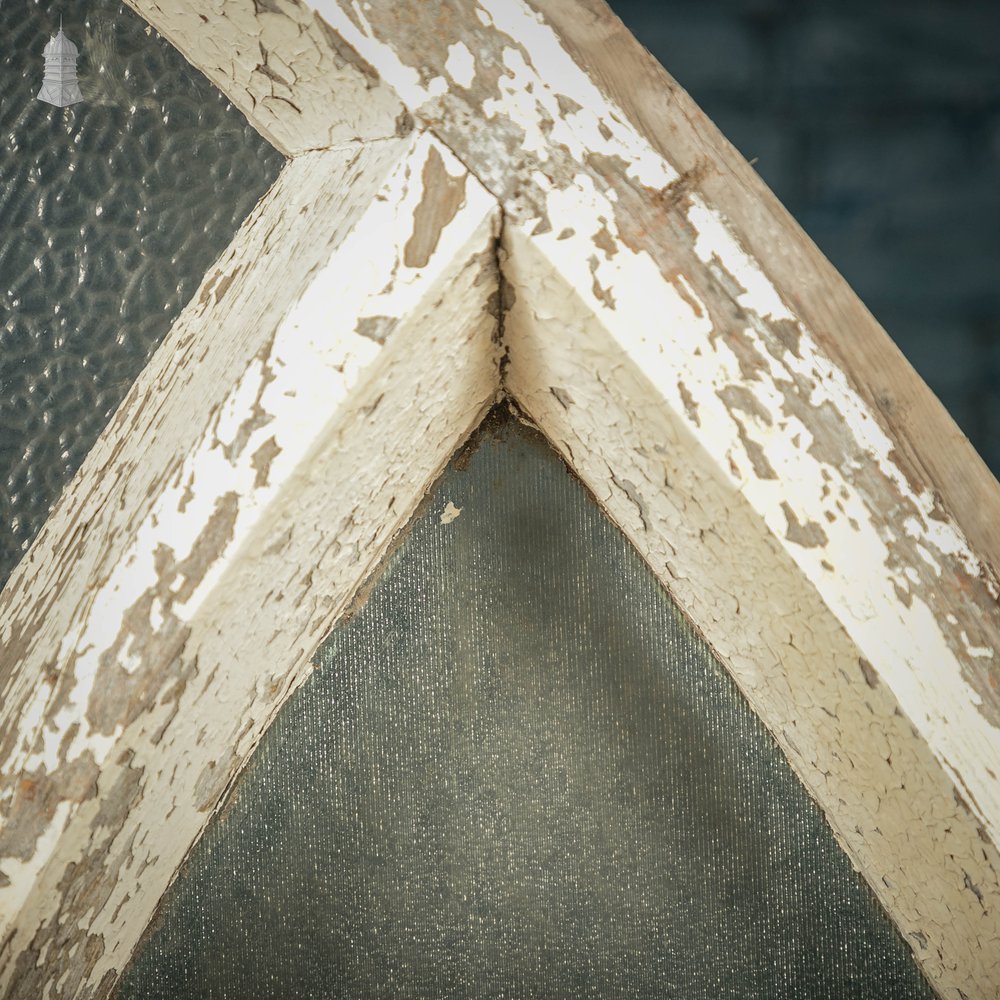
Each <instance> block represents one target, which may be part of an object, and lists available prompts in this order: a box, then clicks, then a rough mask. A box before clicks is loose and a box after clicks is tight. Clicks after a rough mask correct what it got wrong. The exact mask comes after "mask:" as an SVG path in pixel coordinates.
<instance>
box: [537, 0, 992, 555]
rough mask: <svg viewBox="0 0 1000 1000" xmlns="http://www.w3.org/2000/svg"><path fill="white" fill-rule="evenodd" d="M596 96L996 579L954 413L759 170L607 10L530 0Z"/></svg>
mask: <svg viewBox="0 0 1000 1000" xmlns="http://www.w3.org/2000/svg"><path fill="white" fill-rule="evenodd" d="M529 2H530V4H531V6H532V7H534V8H536V9H537V10H539V11H540V12H541V13H542V14H543V15H544V17H545V19H546V20H547V21H548V23H549V24H551V25H552V26H553V27H554V28H555V29H556V30H557V32H558V33H559V36H560V38H561V39H562V43H563V45H564V46H565V47H566V50H567V51H568V52H569V53H570V55H571V56H572V57H573V59H574V60H575V61H576V62H578V63H579V65H580V66H581V67H583V68H584V69H585V70H586V71H587V72H588V74H589V75H590V77H591V79H592V80H593V81H594V82H595V84H596V85H597V86H598V87H599V88H600V90H601V91H602V93H604V94H606V95H607V97H608V98H609V99H610V100H611V102H612V103H614V104H615V105H617V106H618V107H619V108H621V109H622V111H623V112H624V114H625V115H626V116H627V118H628V120H629V122H630V123H632V124H633V125H634V126H635V127H636V129H637V130H638V131H639V132H640V133H641V134H642V135H643V136H644V137H645V138H646V139H647V140H648V141H649V142H650V144H651V145H652V146H653V148H654V149H656V150H657V151H658V152H659V153H660V154H661V155H663V156H664V157H665V158H666V159H668V160H669V161H670V162H671V163H672V164H673V165H674V167H675V168H676V169H677V171H678V173H679V174H682V175H688V176H690V177H692V178H693V177H694V176H695V175H697V180H696V182H695V184H694V187H693V189H694V190H697V191H698V192H699V193H700V194H701V195H702V196H703V197H704V198H705V200H706V201H707V202H708V203H709V204H711V205H713V206H714V207H716V208H718V209H719V210H720V211H721V213H722V214H723V215H724V216H725V217H726V219H727V221H728V223H729V225H730V226H731V227H732V229H733V232H734V233H735V234H736V236H737V238H738V240H739V241H740V242H741V243H742V244H743V246H745V247H746V248H747V250H748V251H749V252H750V254H751V255H752V256H753V257H754V258H756V260H758V261H759V262H760V264H761V267H762V268H763V270H764V271H765V273H766V274H767V275H768V277H769V278H770V279H771V281H773V282H774V284H775V285H776V286H777V287H779V288H780V289H781V290H782V293H783V295H784V296H785V297H786V298H787V299H788V302H789V304H790V305H791V306H792V307H793V309H794V310H795V312H796V315H798V316H799V317H800V318H801V320H802V321H803V323H804V324H805V325H806V326H807V327H808V328H809V329H810V330H811V331H812V332H813V333H814V335H815V337H816V339H817V342H818V343H819V344H820V345H821V346H822V348H823V350H824V352H826V353H828V354H829V356H830V357H831V358H832V359H833V360H834V361H835V362H836V363H837V366H838V367H839V368H840V370H841V371H843V372H844V374H845V375H846V376H847V378H848V379H849V380H850V382H851V384H852V386H853V387H854V388H855V389H856V390H857V391H858V393H860V395H861V396H862V397H863V398H864V399H865V400H866V402H867V403H868V404H869V407H870V410H871V412H872V414H873V415H874V416H875V417H876V419H878V421H879V423H880V424H881V426H882V428H883V430H884V431H885V433H886V434H887V435H888V436H889V437H890V438H891V439H892V441H893V444H894V445H895V448H896V451H897V458H896V460H897V462H898V463H899V465H900V467H901V468H902V469H903V470H904V471H905V473H906V475H907V479H908V481H909V482H910V483H911V485H912V486H913V488H914V489H915V491H916V492H924V491H925V490H927V491H931V492H932V493H934V494H936V495H937V496H938V497H939V498H940V500H939V502H940V507H941V510H942V511H943V512H947V514H949V515H950V516H951V517H953V518H954V520H955V522H956V523H957V524H959V525H961V527H962V530H963V532H964V533H965V536H966V537H967V538H968V539H969V541H970V543H971V544H972V546H973V547H974V548H975V549H976V551H977V552H978V553H979V555H980V556H982V557H983V558H984V559H985V560H986V561H987V562H988V563H989V565H990V566H991V568H992V571H993V573H994V574H995V573H996V572H997V570H998V569H1000V489H998V487H997V482H996V480H995V478H994V477H993V474H992V473H991V472H990V471H989V469H988V468H987V467H986V465H985V463H984V462H983V460H982V459H981V458H980V457H979V454H978V453H977V452H976V450H975V449H974V448H973V447H972V445H971V444H970V443H969V441H968V439H967V438H966V437H965V435H964V434H963V433H962V432H961V430H959V428H958V427H957V425H956V424H955V422H954V420H953V419H952V418H951V415H950V414H949V413H948V412H947V411H946V410H945V409H944V407H943V406H942V405H941V403H940V401H939V400H938V398H937V397H936V396H935V395H934V394H933V393H932V392H931V391H930V389H928V388H927V385H926V384H925V383H924V381H923V379H921V378H920V377H919V376H918V375H917V374H916V372H914V371H913V368H912V367H911V366H910V364H909V362H908V361H907V360H906V359H905V358H904V357H903V356H902V354H901V353H900V352H899V349H898V348H897V347H896V345H895V344H894V343H893V342H892V340H891V339H890V338H889V336H888V335H887V334H886V332H885V331H884V330H883V329H882V327H881V326H880V325H879V324H878V322H877V321H876V320H875V318H874V317H873V316H872V315H871V313H870V312H869V311H868V310H867V309H866V308H865V306H864V304H863V303H862V302H861V300H860V299H859V298H858V297H857V295H855V294H854V292H853V291H852V290H851V288H850V286H849V285H848V284H847V282H846V281H844V279H843V277H842V276H841V275H840V274H839V272H838V271H837V269H836V268H835V267H833V265H832V264H831V263H830V262H829V261H828V260H827V259H826V258H825V257H824V256H823V254H822V253H821V252H820V251H819V249H818V248H817V247H816V245H815V244H814V243H813V242H812V240H811V239H810V238H809V237H808V236H807V235H806V234H805V233H804V232H803V230H802V229H801V228H800V226H799V225H798V224H797V223H796V222H795V221H794V219H792V217H791V216H790V215H789V213H788V210H787V209H786V208H785V207H784V205H782V204H781V202H779V201H778V199H777V198H776V197H775V196H774V195H773V194H772V193H771V191H770V189H769V188H768V187H767V185H766V184H765V183H764V182H763V181H762V180H761V179H760V177H759V176H758V174H757V172H756V171H755V170H754V169H753V168H752V167H751V166H750V165H749V164H748V163H747V162H746V160H744V159H743V157H742V156H741V155H740V154H739V152H737V150H736V149H734V148H733V146H732V145H731V144H730V143H729V142H728V141H727V140H726V138H725V137H724V136H723V135H722V133H721V132H719V130H718V129H717V128H716V127H715V125H714V124H713V123H712V122H711V121H710V120H709V118H708V117H707V116H706V115H705V113H704V112H703V111H702V110H701V109H700V108H699V107H698V106H697V105H696V104H695V102H694V101H693V100H692V99H691V98H690V96H689V95H688V94H687V92H686V91H685V90H683V88H681V87H680V86H679V85H678V84H677V82H676V81H675V80H674V79H673V77H671V76H670V74H669V73H668V72H667V71H666V70H665V69H664V68H663V67H662V66H661V65H660V64H659V63H658V62H657V61H656V59H654V58H653V56H651V55H650V54H649V53H648V52H647V51H646V50H645V49H644V48H643V47H642V46H641V45H640V44H639V43H638V42H637V41H636V39H635V38H634V37H633V36H632V34H631V32H629V31H628V29H627V28H626V27H625V26H624V25H623V24H622V23H621V21H620V20H619V19H618V17H617V16H616V15H615V14H614V13H613V12H612V11H611V10H610V9H609V8H608V6H607V4H606V3H604V0H577V2H574V3H573V4H566V3H563V2H562V0H529Z"/></svg>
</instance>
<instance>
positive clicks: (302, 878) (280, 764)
mask: <svg viewBox="0 0 1000 1000" xmlns="http://www.w3.org/2000/svg"><path fill="white" fill-rule="evenodd" d="M456 513H457V516H455V515H456ZM316 663H317V667H318V669H317V670H316V671H315V672H314V673H313V674H312V676H311V678H310V679H309V681H308V682H307V683H306V684H305V685H304V686H303V687H302V688H301V689H300V690H299V691H298V692H297V693H296V694H295V695H294V696H293V698H292V699H291V700H290V701H289V702H288V704H287V705H286V706H285V708H284V709H283V711H282V712H281V713H280V715H279V718H278V719H277V721H276V722H275V723H274V725H273V727H272V728H271V729H270V730H269V732H268V733H267V735H266V737H265V739H264V740H263V742H262V744H261V746H260V748H259V750H258V752H257V754H256V756H255V758H254V760H253V762H252V763H251V765H250V766H249V767H248V769H247V771H246V772H245V774H244V775H243V777H242V778H241V780H240V782H239V783H238V784H237V787H236V790H235V793H234V795H233V797H232V799H231V801H230V802H229V803H228V805H227V807H226V809H225V811H224V812H223V813H222V818H221V819H216V820H214V821H213V823H212V825H211V826H210V828H209V829H208V831H207V832H206V834H205V836H204V837H203V839H202V840H201V842H200V843H199V845H198V847H197V849H196V850H195V851H194V854H193V856H192V858H191V859H190V861H189V863H188V864H187V866H186V869H185V870H184V872H183V873H182V875H181V876H180V877H179V879H178V881H177V883H176V884H175V888H174V889H173V890H172V892H171V893H170V894H169V896H168V898H167V901H166V903H165V906H164V909H163V911H162V916H161V919H160V921H159V924H158V926H156V927H155V929H154V930H153V932H152V933H151V935H150V937H149V938H148V939H147V942H146V943H145V944H144V946H143V947H142V949H141V950H140V953H139V955H138V957H137V959H136V960H135V962H134V964H133V965H132V967H131V969H130V970H129V972H128V973H127V975H126V978H125V981H124V985H123V987H122V989H121V991H120V993H119V1000H140V998H142V1000H149V998H157V997H164V998H166V997H170V998H175V1000H176V998H249V1000H252V998H265V997H267V998H273V997H289V998H291V997H324V998H325V997H335V996H336V997H341V996H343V997H423V998H433V997H473V996H475V997H500V996H507V997H514V996H516V997H547V998H551V997H567V998H570V997H572V998H578V997H601V998H605V997H622V998H626V997H627V998H635V997H656V998H664V997H684V998H686V1000H692V998H705V1000H717V998H720V997H733V998H736V997H739V998H751V1000H752V998H761V1000H763V998H767V1000H774V998H801V1000H806V998H808V1000H823V998H830V1000H832V998H837V1000H845V998H850V997H856V998H865V1000H880V998H899V1000H903V998H906V1000H914V998H919V997H930V996H932V994H931V992H930V991H929V988H928V987H927V986H926V985H925V983H924V981H923V980H922V979H921V976H920V974H919V972H918V971H917V968H916V966H915V964H914V963H913V961H912V959H911V956H910V954H909V952H908V949H907V948H906V946H905V945H904V943H903V942H902V941H901V939H900V938H899V937H898V935H897V934H896V932H895V930H894V929H893V927H892V926H891V925H890V924H889V922H888V920H887V919H886V917H885V915H884V914H883V913H882V912H881V911H880V910H879V909H878V906H877V904H876V903H875V902H874V900H873V897H872V896H871V895H870V894H869V892H868V890H867V887H865V886H864V885H863V884H862V883H861V881H860V879H859V877H858V876H857V875H856V874H855V873H854V872H853V871H852V869H851V866H850V864H849V863H848V861H847V859H846V857H845V856H844V855H843V854H842V853H841V851H840V849H839V848H838V847H837V845H836V843H835V841H834V839H833V836H832V834H831V832H830V830H829V828H828V827H827V826H826V824H825V822H824V820H823V818H822V817H821V815H820V814H819V812H818V810H817V809H816V808H815V806H814V805H813V803H812V801H811V800H810V799H809V798H808V796H807V794H806V793H805V791H804V790H803V788H802V786H801V785H800V784H799V782H798V781H797V779H796V778H795V777H794V775H793V774H792V773H791V770H790V769H789V767H788V765H787V763H786V761H785V759H784V758H783V757H782V755H781V753H780V751H779V750H778V749H777V747H776V745H775V744H774V742H773V741H772V739H771V738H770V737H769V735H768V734H767V733H766V731H765V730H764V729H763V727H762V725H761V724H760V722H759V721H758V720H757V718H756V716H754V715H753V714H752V713H751V711H750V710H749V708H748V707H747V705H746V703H745V702H744V701H743V699H742V697H741V696H740V695H739V693H738V692H737V690H736V689H735V687H734V685H733V683H732V682H731V680H730V679H729V676H728V675H727V674H726V673H725V672H724V670H723V669H722V668H721V667H720V665H719V664H718V663H717V662H716V661H715V660H714V659H713V657H712V654H711V653H710V652H709V650H708V648H707V646H706V645H705V644H704V642H702V641H701V639H700V638H699V637H698V636H697V634H696V633H695V632H694V631H693V630H692V629H691V627H690V626H689V625H688V624H687V622H686V621H685V619H684V618H683V617H682V616H681V615H680V613H679V612H678V610H677V609H676V607H675V606H674V605H673V603H672V601H671V600H670V598H669V597H668V596H667V595H666V593H665V592H664V591H663V590H662V588H661V587H660V586H659V584H658V583H657V581H656V580H655V578H654V577H653V576H652V574H651V573H650V572H649V570H648V569H647V567H646V566H645V564H644V563H642V562H641V560H640V559H639V557H638V556H637V555H636V553H635V551H634V550H633V549H632V548H631V547H630V546H629V544H628V542H627V541H626V540H625V539H624V537H623V536H622V535H621V533H620V532H619V531H618V530H617V529H616V528H615V527H614V526H613V525H612V524H611V523H610V522H609V521H608V520H607V519H606V518H605V517H604V516H603V514H602V513H601V511H600V510H599V509H598V507H597V506H596V505H595V503H594V502H593V501H592V499H591V498H590V497H589V495H588V494H587V493H586V492H585V490H584V489H583V488H582V487H581V486H580V484H579V483H578V482H577V481H576V480H575V479H574V478H573V477H572V476H571V475H569V474H568V473H567V471H566V470H565V468H564V466H563V465H562V464H561V462H560V461H559V459H558V458H557V457H556V456H555V455H554V453H553V452H552V451H551V450H550V449H549V448H548V446H547V445H546V444H545V443H544V442H542V441H540V440H539V439H537V438H536V437H535V436H534V434H533V433H532V432H530V431H528V430H526V429H525V428H523V427H522V426H521V425H519V424H516V423H507V422H504V421H503V420H497V421H495V422H493V423H492V424H491V425H490V427H489V428H488V429H487V430H485V431H482V432H480V435H479V436H478V438H477V440H476V441H475V442H474V444H473V446H472V447H469V448H467V449H466V450H465V452H464V453H463V454H461V455H460V456H459V457H458V458H457V459H456V460H455V461H453V462H452V464H451V466H450V467H449V469H448V470H447V472H446V473H445V474H444V477H443V478H442V480H441V482H440V483H439V484H438V486H437V488H436V490H435V492H434V493H433V494H432V496H431V497H430V499H429V500H428V502H427V503H426V505H425V507H424V509H423V512H422V514H421V515H420V516H419V517H418V519H417V520H416V523H415V524H414V525H413V527H412V529H411V531H410V534H409V536H408V538H407V539H406V541H405V542H404V544H403V545H402V546H401V547H400V548H399V550H398V551H397V552H396V553H395V554H394V555H393V557H392V558H391V559H390V560H389V562H388V565H387V566H386V568H385V569H384V571H383V573H382V575H381V576H380V578H379V580H378V583H377V585H376V587H375V588H374V590H373V591H372V593H371V595H370V596H369V597H368V599H367V602H366V603H365V604H364V606H363V607H362V608H361V609H360V610H358V612H357V613H356V614H355V615H354V616H353V617H352V618H351V619H350V620H349V621H347V622H346V623H345V624H343V625H341V626H339V627H337V628H336V629H335V630H334V631H333V632H332V634H331V635H330V636H329V637H328V638H327V640H326V641H325V642H324V643H323V645H322V647H321V649H320V651H319V653H318V656H317V661H316Z"/></svg>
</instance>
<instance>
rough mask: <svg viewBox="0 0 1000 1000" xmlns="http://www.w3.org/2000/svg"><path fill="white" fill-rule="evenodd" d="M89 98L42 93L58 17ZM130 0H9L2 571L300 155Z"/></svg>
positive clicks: (1, 64)
mask: <svg viewBox="0 0 1000 1000" xmlns="http://www.w3.org/2000/svg"><path fill="white" fill-rule="evenodd" d="M60 17H62V18H63V27H64V30H65V32H66V35H67V37H69V38H70V39H71V40H72V41H73V42H74V43H75V44H76V45H77V47H78V48H79V49H80V58H79V61H78V64H77V68H78V73H79V81H80V88H81V90H82V92H83V96H84V98H85V100H84V103H82V104H76V105H74V106H72V107H69V108H65V109H62V108H56V107H53V106H52V105H49V104H44V103H43V102H41V101H38V100H36V98H35V95H36V94H37V93H38V90H39V88H40V86H41V83H42V72H43V59H42V53H43V49H44V47H45V43H46V42H47V41H48V38H49V35H50V33H54V32H55V31H57V30H58V26H59V19H60ZM147 29H148V26H147V25H146V23H145V22H144V21H143V20H142V19H141V18H139V17H138V16H137V15H136V14H135V13H134V12H133V11H132V10H130V9H129V8H128V7H126V6H125V5H124V4H121V3H118V2H110V0H73V2H72V3H61V4H60V3H55V2H36V0H3V2H2V3H0V39H2V40H3V42H2V45H0V585H2V584H3V582H4V581H5V580H6V579H7V577H8V576H9V575H10V572H11V570H12V569H13V567H14V566H15V565H16V564H17V562H18V560H19V559H20V557H21V555H22V553H23V552H24V551H25V549H26V548H27V547H28V545H29V544H30V543H31V541H32V539H33V538H34V537H35V535H36V534H37V533H38V531H39V529H40V528H41V526H42V524H43V523H44V521H45V519H46V517H47V516H48V513H49V510H50V508H51V507H52V505H53V504H54V503H55V501H56V500H57V499H58V498H59V495H60V493H61V492H62V489H63V487H64V486H65V485H66V483H67V482H68V481H69V479H70V478H71V477H72V475H73V473H74V472H76V470H77V469H78V468H79V466H80V464H81V462H82V461H83V459H84V457H85V456H86V454H87V452H88V451H89V450H90V448H91V446H92V445H93V443H94V441H95V440H96V439H97V437H98V435H99V434H100V432H101V431H102V430H103V429H104V427H105V425H106V424H107V422H108V420H109V418H110V416H111V414H112V413H113V412H114V410H115V408H116V407H117V406H118V404H119V403H120V402H121V400H122V398H123V397H124V395H125V393H126V392H127V391H128V388H129V386H130V385H131V384H132V382H133V381H134V380H135V378H136V376H137V375H138V374H139V372H140V371H141V369H142V368H143V366H144V365H145V363H146V361H147V360H148V359H149V357H150V356H151V354H152V353H153V351H154V350H155V349H156V347H157V345H158V344H159V343H160V341H161V340H162V339H163V337H164V336H165V335H166V333H167V331H168V330H169V329H170V326H171V324H172V323H173V321H174V319H175V318H176V317H177V315H178V314H179V313H180V311H181V309H182V308H183V306H184V305H185V304H186V303H187V301H188V300H189V299H190V298H191V296H192V294H193V293H194V291H195V289H196V288H197V286H198V283H199V282H200V280H201V278H202V276H203V275H204V274H205V272H206V271H207V270H208V268H209V267H210V266H211V264H212V263H213V262H214V261H215V260H216V259H217V258H218V256H219V255H220V254H221V252H222V251H223V250H224V249H225V248H226V246H227V245H228V244H229V242H230V240H231V239H232V237H233V235H234V234H235V232H236V230H237V229H238V228H239V226H240V224H241V223H242V222H243V220H244V219H245V218H246V216H247V215H248V214H249V213H250V210H251V209H252V208H253V207H254V205H255V204H256V202H257V201H258V200H259V199H260V197H261V195H263V194H264V192H265V191H266V190H267V189H268V187H270V185H271V184H272V183H273V181H274V179H275V178H276V177H277V175H278V172H279V170H280V169H281V166H282V164H283V162H284V161H283V158H282V156H281V155H280V154H279V153H278V152H277V151H276V150H275V149H273V148H272V147H271V146H270V145H269V144H268V143H267V142H265V141H264V140H263V139H262V138H261V137H260V136H259V135H258V134H257V133H256V132H255V131H254V130H253V129H252V128H251V127H250V126H249V124H248V123H247V121H246V118H244V116H243V115H242V114H241V113H240V112H238V111H236V110H235V109H234V108H232V107H231V106H230V105H229V103H228V101H227V99H226V97H225V96H224V95H223V94H222V93H221V92H220V91H218V90H217V89H216V88H215V87H213V86H212V84H210V83H209V81H208V80H207V79H206V78H205V77H204V76H203V75H202V74H201V73H200V72H198V71H197V70H195V69H194V68H193V67H192V66H191V65H190V64H189V63H187V62H186V61H185V60H184V58H183V57H182V56H181V55H180V54H179V53H178V52H177V51H176V50H175V49H173V48H172V47H171V46H170V45H169V43H168V42H167V41H166V40H165V39H163V38H161V37H159V36H158V35H157V34H156V32H153V31H149V33H148V34H147Z"/></svg>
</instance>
